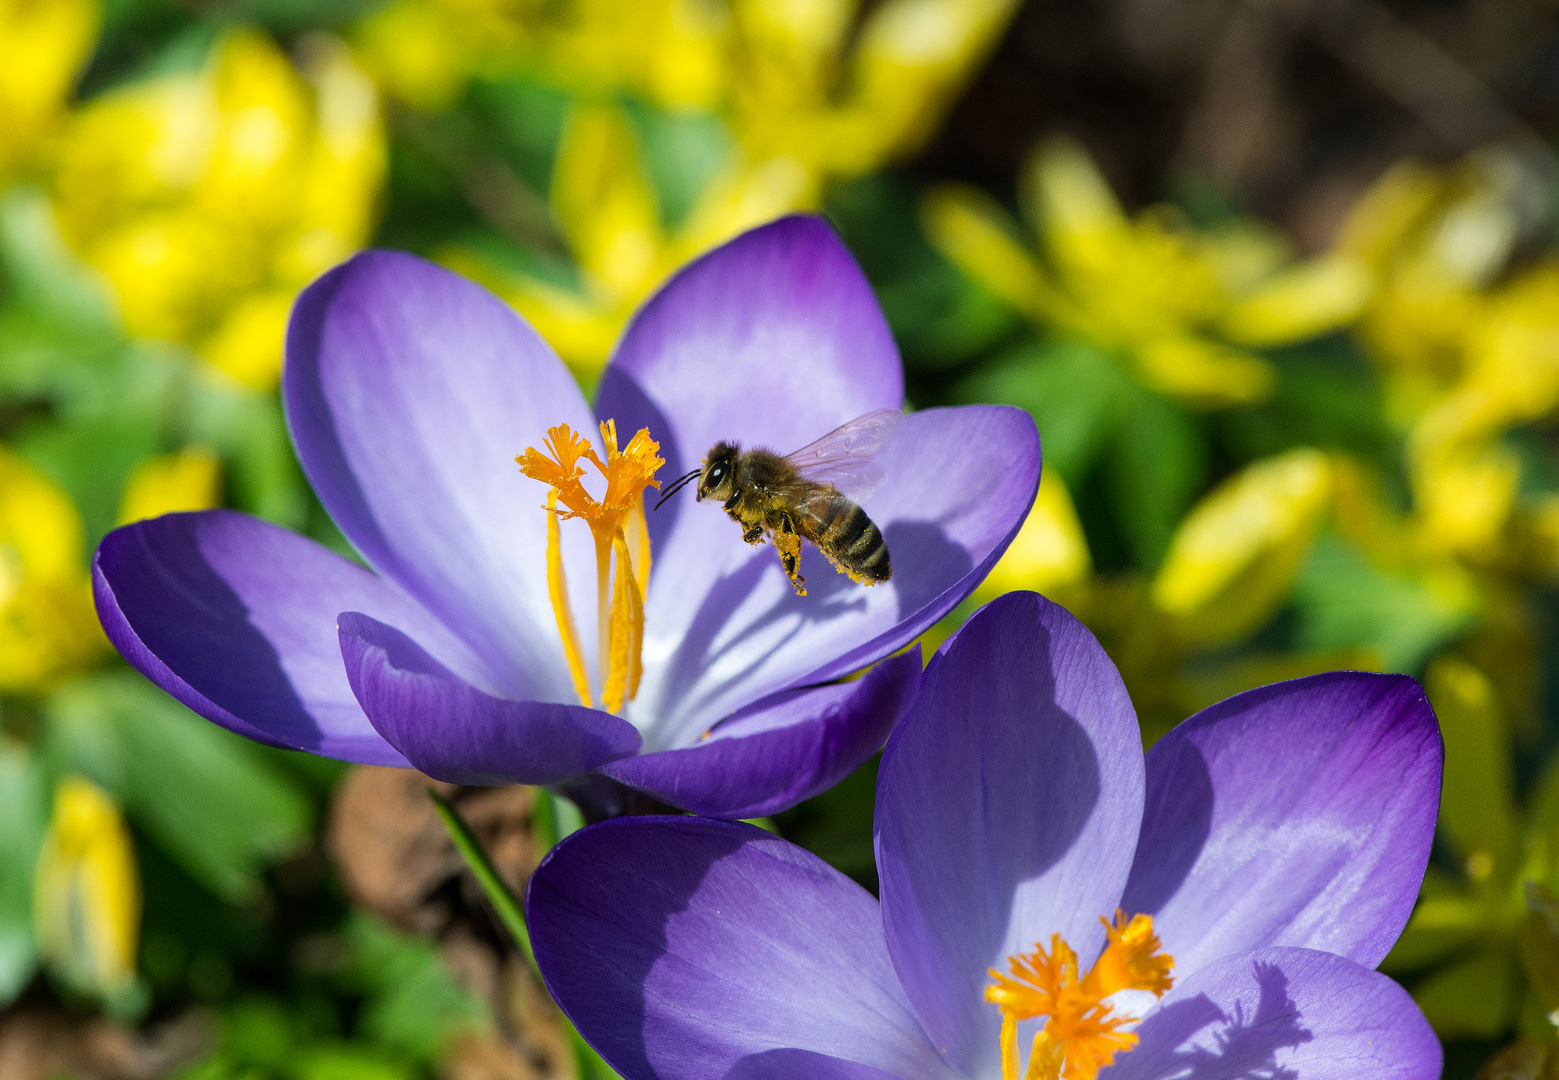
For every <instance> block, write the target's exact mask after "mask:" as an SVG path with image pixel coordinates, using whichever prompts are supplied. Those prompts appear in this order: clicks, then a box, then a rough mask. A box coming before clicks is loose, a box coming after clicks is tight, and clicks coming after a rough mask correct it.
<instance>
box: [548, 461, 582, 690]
mask: <svg viewBox="0 0 1559 1080" xmlns="http://www.w3.org/2000/svg"><path fill="white" fill-rule="evenodd" d="M547 509H548V510H549V511H551V513H549V514H548V515H547V592H548V594H549V595H550V596H551V597H552V614H553V616H554V617H556V619H557V621H558V636H559V637H560V638H562V639H563V657H564V659H566V660H567V661H568V673H569V675H570V676H572V677H573V680H574V693H576V694H578V695H579V700H580V702H581V703H582V704H583V705H584V706H585V707H586V708H589V707H590V705H591V701H590V676H589V674H588V673H587V672H586V671H585V654H584V652H583V651H582V650H581V649H580V648H579V631H578V630H576V629H574V611H573V609H572V608H570V607H569V605H568V583H567V582H565V581H564V580H563V535H562V534H563V530H562V529H561V528H560V527H559V526H558V489H557V488H548V489H547Z"/></svg>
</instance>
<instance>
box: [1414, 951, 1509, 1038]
mask: <svg viewBox="0 0 1559 1080" xmlns="http://www.w3.org/2000/svg"><path fill="white" fill-rule="evenodd" d="M1515 977H1516V966H1515V958H1514V957H1512V956H1511V955H1510V953H1509V952H1508V951H1507V950H1506V949H1504V948H1495V949H1488V950H1486V951H1484V952H1480V953H1478V954H1477V955H1475V956H1472V957H1470V958H1468V959H1466V960H1463V961H1461V962H1460V963H1456V964H1452V965H1451V966H1450V967H1446V968H1442V969H1441V970H1439V971H1437V972H1435V973H1434V974H1433V975H1430V976H1429V977H1428V978H1426V979H1424V980H1423V981H1422V982H1420V983H1419V984H1418V985H1417V986H1415V987H1414V988H1413V998H1414V1000H1416V1001H1417V1002H1418V1007H1419V1008H1421V1009H1423V1010H1424V1016H1426V1017H1427V1018H1428V1020H1429V1022H1430V1023H1431V1024H1433V1025H1434V1029H1435V1031H1437V1032H1439V1033H1440V1035H1441V1037H1442V1038H1475V1039H1492V1038H1495V1037H1497V1036H1499V1035H1500V1034H1502V1033H1503V1032H1504V1031H1505V1028H1506V1026H1507V1025H1508V1024H1509V1022H1510V1020H1511V1018H1512V1017H1513V1015H1514V1013H1515V1008H1516V999H1515Z"/></svg>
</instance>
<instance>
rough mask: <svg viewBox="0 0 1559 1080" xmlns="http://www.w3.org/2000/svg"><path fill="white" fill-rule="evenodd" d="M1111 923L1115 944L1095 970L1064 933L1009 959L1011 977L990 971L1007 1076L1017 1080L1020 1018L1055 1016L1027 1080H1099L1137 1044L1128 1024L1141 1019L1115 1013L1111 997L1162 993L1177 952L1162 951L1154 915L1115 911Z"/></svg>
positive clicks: (1038, 1042) (988, 991) (989, 994)
mask: <svg viewBox="0 0 1559 1080" xmlns="http://www.w3.org/2000/svg"><path fill="white" fill-rule="evenodd" d="M1101 921H1102V922H1103V923H1104V928H1105V935H1106V937H1107V939H1108V943H1107V944H1106V945H1105V948H1104V952H1103V953H1101V954H1100V956H1099V959H1098V960H1097V961H1095V962H1094V965H1093V967H1092V968H1090V969H1089V971H1088V974H1086V975H1079V971H1078V964H1077V954H1076V953H1075V952H1073V951H1072V948H1071V946H1069V945H1068V944H1067V943H1066V942H1065V941H1064V940H1063V939H1062V937H1061V935H1060V934H1052V935H1051V938H1050V949H1049V951H1048V952H1047V951H1046V950H1045V948H1044V946H1042V945H1039V944H1038V943H1036V944H1035V946H1034V951H1033V952H1032V953H1019V954H1018V955H1016V956H1012V957H1009V958H1008V965H1009V967H1010V969H1011V970H1010V973H1009V974H1006V975H1004V974H1002V973H1001V972H999V971H996V970H995V969H992V970H991V973H990V974H991V978H992V980H994V981H993V982H992V984H991V985H990V986H987V987H986V988H985V1000H986V1001H989V1002H991V1003H992V1004H994V1005H996V1006H997V1007H998V1008H1000V1009H1001V1012H1002V1026H1001V1040H1002V1046H1001V1058H1002V1080H1018V1068H1019V1060H1018V1047H1017V1033H1018V1023H1019V1022H1020V1021H1023V1020H1032V1019H1035V1018H1038V1017H1042V1016H1043V1017H1048V1018H1049V1019H1048V1021H1047V1022H1046V1024H1045V1027H1044V1029H1043V1030H1041V1031H1040V1033H1039V1035H1037V1036H1036V1037H1035V1039H1034V1045H1033V1048H1032V1049H1031V1050H1030V1052H1029V1064H1028V1069H1027V1070H1026V1071H1024V1073H1023V1080H1061V1078H1062V1077H1064V1078H1065V1080H1094V1078H1095V1077H1096V1076H1097V1075H1098V1074H1099V1070H1100V1069H1102V1068H1104V1067H1105V1066H1107V1065H1109V1064H1110V1063H1111V1062H1113V1061H1114V1060H1115V1056H1116V1055H1117V1054H1122V1053H1125V1052H1127V1051H1129V1050H1130V1049H1131V1048H1132V1047H1134V1046H1136V1045H1137V1036H1136V1035H1134V1034H1132V1033H1131V1032H1129V1031H1126V1030H1125V1028H1126V1026H1127V1025H1129V1024H1131V1023H1133V1022H1135V1020H1136V1019H1137V1018H1136V1017H1134V1016H1130V1015H1122V1014H1118V1013H1116V1011H1115V1009H1114V1007H1113V1006H1111V1005H1109V1004H1107V1003H1106V1002H1105V999H1106V998H1108V997H1109V996H1110V995H1112V994H1115V993H1118V992H1119V991H1122V990H1147V991H1150V992H1152V993H1153V994H1154V995H1155V996H1157V997H1162V996H1163V995H1164V993H1165V992H1166V991H1167V990H1169V988H1170V986H1171V985H1173V982H1174V980H1173V979H1172V978H1171V977H1170V974H1169V973H1170V970H1171V969H1172V968H1173V967H1174V957H1171V956H1165V955H1163V953H1162V952H1161V951H1160V950H1161V949H1162V947H1163V946H1162V944H1161V943H1160V942H1159V939H1158V935H1156V934H1155V933H1153V919H1152V916H1149V915H1136V916H1133V917H1132V918H1131V919H1129V920H1128V919H1127V918H1126V916H1125V914H1124V913H1123V912H1119V911H1117V912H1116V913H1115V924H1114V925H1113V926H1112V925H1111V924H1110V922H1109V920H1107V919H1101Z"/></svg>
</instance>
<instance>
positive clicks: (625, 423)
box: [585, 365, 708, 551]
mask: <svg viewBox="0 0 1559 1080" xmlns="http://www.w3.org/2000/svg"><path fill="white" fill-rule="evenodd" d="M595 415H596V419H597V420H608V419H610V420H612V421H614V422H615V423H616V424H617V444H618V445H619V446H626V445H627V444H628V440H629V439H631V438H633V436H634V434H635V433H636V432H637V431H638V430H639V429H640V428H648V429H649V432H650V438H652V439H654V440H655V441H656V442H657V443H659V444H660V456H661V457H662V458H664V459H665V461H666V466H665V468H663V469H661V471H660V482H661V483H660V490H661V491H665V490H666V486H667V485H668V484H669V483H670V481H671V480H673V479H675V478H676V477H678V476H681V475H682V474H683V473H685V472H687V471H688V470H689V469H691V468H693V467H695V466H696V465H697V464H698V461H697V459H693V460H689V459H688V458H686V457H685V456H684V454H683V452H682V447H681V446H680V445H679V444H678V443H677V437H676V435H674V434H673V430H674V429H673V428H672V426H671V421H670V420H668V419H666V414H665V413H663V412H661V411H660V409H659V408H657V407H656V405H655V403H654V402H653V401H651V400H650V398H649V395H647V394H646V393H645V392H644V391H643V389H641V388H640V386H639V384H638V383H637V382H635V381H634V380H633V378H632V377H630V376H629V375H627V374H625V373H624V372H622V371H621V370H619V369H618V368H616V367H614V366H611V365H608V366H607V368H606V370H605V371H603V372H602V373H601V385H600V389H599V390H598V391H597V393H596V409H595ZM585 434H587V435H589V436H590V441H591V442H592V443H594V442H596V441H597V439H596V436H597V433H596V432H594V431H590V432H586V433H585ZM704 449H708V448H707V447H705V448H704ZM644 494H645V497H646V498H647V499H648V500H649V506H654V505H655V503H656V502H657V501H658V500H659V495H657V494H656V491H655V489H654V488H650V489H649V490H648V491H646V492H645V493H644ZM692 494H693V493H692V492H691V491H687V492H684V493H683V494H681V495H678V496H677V497H676V498H674V499H672V500H670V501H669V502H667V503H666V505H665V506H662V507H661V508H660V509H659V510H657V511H656V512H655V513H653V514H646V515H644V518H645V525H646V526H647V527H648V528H649V533H650V550H651V551H659V550H660V548H661V545H662V544H664V543H665V542H666V538H667V537H668V536H670V535H671V534H672V532H674V531H675V530H676V527H677V520H678V518H680V517H681V516H682V511H683V508H684V507H685V506H686V505H687V504H688V503H690V502H692V501H693V500H692ZM646 509H649V507H646Z"/></svg>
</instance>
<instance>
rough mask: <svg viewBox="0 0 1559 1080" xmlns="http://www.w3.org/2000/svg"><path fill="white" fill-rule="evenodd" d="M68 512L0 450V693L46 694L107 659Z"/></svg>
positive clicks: (66, 503)
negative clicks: (39, 692) (1, 691)
mask: <svg viewBox="0 0 1559 1080" xmlns="http://www.w3.org/2000/svg"><path fill="white" fill-rule="evenodd" d="M83 545H84V536H83V529H82V524H81V518H80V515H78V514H77V512H76V507H75V505H74V504H73V503H72V502H71V501H70V499H69V498H68V497H66V495H65V493H64V492H62V491H60V490H59V489H58V488H57V487H55V486H54V484H52V483H51V482H50V481H49V480H47V479H46V478H45V477H44V476H42V475H41V474H40V473H38V472H36V471H35V470H33V469H32V467H31V466H29V465H27V464H26V463H25V462H23V461H22V460H21V459H20V458H18V457H16V456H15V455H14V454H12V453H11V452H10V451H7V450H3V449H0V690H6V691H10V692H13V693H14V692H31V691H38V690H42V689H46V688H47V687H48V686H50V685H52V684H53V683H54V682H56V681H57V680H59V679H60V678H63V677H64V676H66V675H68V674H70V673H72V672H76V671H80V670H82V669H84V668H87V667H89V666H91V665H92V664H95V663H97V662H98V661H99V660H100V659H101V658H102V657H103V656H104V655H105V654H106V653H107V652H108V641H107V639H106V638H104V636H103V631H102V628H101V627H100V626H99V624H98V621H97V613H96V611H95V610H94V609H93V606H92V585H91V581H90V580H89V579H88V577H87V573H86V566H85V563H84V561H83V557H84V553H83Z"/></svg>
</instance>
